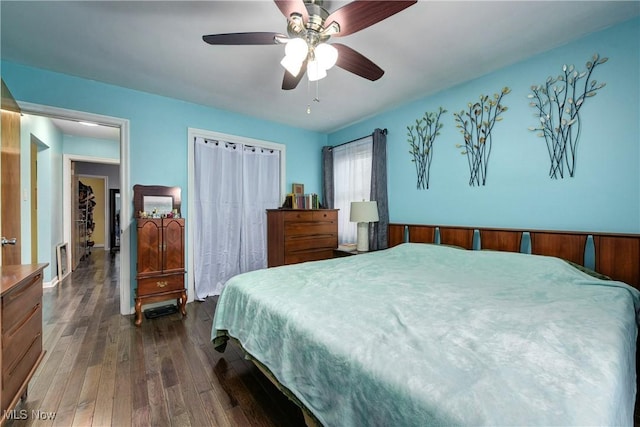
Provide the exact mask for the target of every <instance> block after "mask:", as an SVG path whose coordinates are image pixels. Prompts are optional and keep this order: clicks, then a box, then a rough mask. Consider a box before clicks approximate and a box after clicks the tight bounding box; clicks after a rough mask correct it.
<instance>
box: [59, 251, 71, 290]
mask: <svg viewBox="0 0 640 427" xmlns="http://www.w3.org/2000/svg"><path fill="white" fill-rule="evenodd" d="M56 260H57V272H58V280H59V281H60V282H62V281H63V280H64V279H66V278H67V276H68V275H69V274H71V259H70V258H69V244H68V243H67V242H65V243H62V244H60V245H58V246H57V247H56Z"/></svg>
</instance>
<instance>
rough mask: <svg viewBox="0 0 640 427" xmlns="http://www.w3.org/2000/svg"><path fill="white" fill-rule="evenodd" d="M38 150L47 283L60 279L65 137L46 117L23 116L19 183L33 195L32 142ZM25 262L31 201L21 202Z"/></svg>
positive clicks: (41, 241)
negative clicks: (58, 249) (57, 256)
mask: <svg viewBox="0 0 640 427" xmlns="http://www.w3.org/2000/svg"><path fill="white" fill-rule="evenodd" d="M32 140H33V141H34V142H35V143H36V144H37V147H38V159H37V160H38V178H37V180H38V182H37V188H38V262H47V263H49V266H48V267H47V268H46V269H45V270H44V281H45V282H50V281H52V279H53V278H54V277H55V276H56V275H57V264H56V247H57V245H58V244H60V243H63V234H64V233H63V228H62V215H63V205H62V134H61V133H60V131H59V130H58V129H57V128H56V127H55V126H54V125H53V123H52V122H51V120H49V119H48V118H46V117H40V116H32V115H24V116H22V118H21V120H20V151H21V153H23V155H21V156H20V182H21V187H22V193H23V195H24V194H30V189H31V175H30V170H31V165H30V163H29V158H30V156H29V155H24V154H26V153H29V152H30V147H31V141H32ZM20 209H21V215H22V218H23V221H22V222H21V238H22V262H23V263H30V262H31V197H22V198H21V204H20Z"/></svg>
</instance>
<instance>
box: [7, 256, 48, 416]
mask: <svg viewBox="0 0 640 427" xmlns="http://www.w3.org/2000/svg"><path fill="white" fill-rule="evenodd" d="M47 265H48V264H31V265H5V266H2V267H0V272H1V273H2V288H1V289H2V294H1V301H0V304H1V307H0V320H1V321H2V323H1V325H2V326H1V327H0V329H1V335H0V340H1V341H0V347H1V351H0V365H1V367H2V381H1V382H2V385H1V387H2V392H1V393H0V396H1V404H2V407H1V408H0V413H1V414H2V418H1V419H0V422H3V421H4V420H5V416H6V414H7V413H9V411H10V410H11V409H13V408H14V407H15V406H16V404H17V403H18V401H19V400H20V398H21V397H26V394H27V387H28V385H29V381H30V380H31V377H32V376H33V374H34V373H35V371H36V369H37V368H38V365H39V364H40V361H41V360H42V357H43V356H44V351H43V349H42V271H43V270H44V268H45V267H46V266H47Z"/></svg>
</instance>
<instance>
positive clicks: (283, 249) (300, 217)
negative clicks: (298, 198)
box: [267, 209, 338, 267]
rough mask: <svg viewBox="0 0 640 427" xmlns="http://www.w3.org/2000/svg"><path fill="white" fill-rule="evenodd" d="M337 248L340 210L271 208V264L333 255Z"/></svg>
mask: <svg viewBox="0 0 640 427" xmlns="http://www.w3.org/2000/svg"><path fill="white" fill-rule="evenodd" d="M337 247H338V210H337V209H309V210H300V209H267V251H268V259H267V264H268V266H269V267H276V266H279V265H285V264H296V263H299V262H305V261H317V260H321V259H329V258H333V250H334V249H336V248H337Z"/></svg>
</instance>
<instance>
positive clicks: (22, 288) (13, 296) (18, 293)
mask: <svg viewBox="0 0 640 427" xmlns="http://www.w3.org/2000/svg"><path fill="white" fill-rule="evenodd" d="M39 280H40V273H38V274H36V275H35V276H34V277H33V278H32V279H31V281H29V283H26V284H24V285H22V286H20V287H18V289H17V290H15V291H14V292H11V293H10V294H9V298H8V300H9V301H13V300H16V299H18V298H20V296H21V295H22V294H24V293H25V292H27V291H29V289H30V287H31V285H33V284H34V283H36V282H38V281H39Z"/></svg>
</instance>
